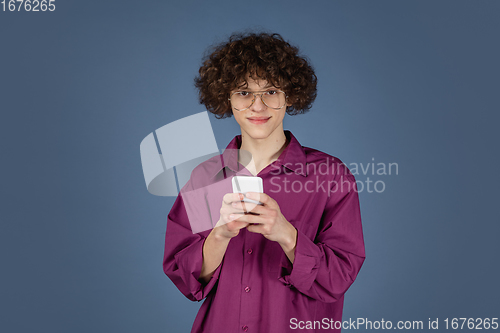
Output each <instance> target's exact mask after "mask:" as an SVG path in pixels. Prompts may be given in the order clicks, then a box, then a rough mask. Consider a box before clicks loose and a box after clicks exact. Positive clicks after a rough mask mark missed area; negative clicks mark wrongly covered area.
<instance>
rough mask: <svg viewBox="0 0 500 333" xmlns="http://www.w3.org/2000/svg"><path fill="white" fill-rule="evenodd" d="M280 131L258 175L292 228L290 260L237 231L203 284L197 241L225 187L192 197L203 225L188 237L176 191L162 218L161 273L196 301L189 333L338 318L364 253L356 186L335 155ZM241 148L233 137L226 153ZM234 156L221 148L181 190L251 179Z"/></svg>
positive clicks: (319, 328) (326, 323)
mask: <svg viewBox="0 0 500 333" xmlns="http://www.w3.org/2000/svg"><path fill="white" fill-rule="evenodd" d="M285 134H286V136H287V139H288V140H289V144H288V146H287V147H286V148H285V150H284V151H283V152H282V153H281V155H280V157H279V158H278V159H277V160H276V161H274V162H273V163H271V164H270V165H268V166H267V167H266V168H264V169H263V170H262V171H261V172H260V173H259V174H258V176H259V177H261V178H262V179H263V183H264V192H265V193H267V194H268V195H269V196H270V197H272V198H273V199H274V200H276V201H277V203H278V204H279V207H280V210H281V212H282V214H283V216H284V217H285V218H286V219H287V220H288V221H289V222H290V223H291V224H293V225H294V226H295V228H296V229H297V246H296V249H295V259H294V263H293V265H292V264H291V263H290V261H289V260H288V258H287V257H286V255H285V253H284V252H283V250H282V249H281V246H280V245H279V244H278V243H277V242H273V241H270V240H267V239H266V238H264V237H263V236H262V235H260V234H255V233H251V232H248V231H247V230H246V229H242V230H241V231H240V233H239V234H238V236H236V237H234V238H233V239H231V241H230V242H229V245H228V247H227V250H226V254H225V256H224V259H223V261H222V263H221V265H220V266H219V267H218V268H217V270H216V271H215V273H214V274H213V277H212V278H211V280H210V281H209V282H208V283H207V284H204V283H200V282H199V281H198V277H199V275H200V271H201V266H202V261H203V242H204V240H205V238H206V237H207V236H208V234H209V233H210V231H211V229H208V228H210V227H211V226H213V225H214V224H215V223H216V222H217V220H218V212H219V210H220V208H221V203H222V197H221V195H223V194H224V193H227V192H232V189H231V187H230V186H229V185H227V187H226V188H224V191H222V192H224V193H222V192H221V191H219V192H221V193H219V197H217V200H215V199H214V198H213V197H210V196H209V195H207V193H206V192H205V194H204V195H203V194H201V195H200V200H199V201H200V203H199V207H200V209H199V211H198V212H202V213H201V215H200V216H203V214H205V216H206V217H205V218H202V219H203V221H202V222H200V223H201V224H202V225H204V227H203V228H201V229H203V230H204V231H201V232H197V233H193V231H192V228H193V226H194V225H195V224H192V223H191V224H190V222H189V218H188V213H187V211H188V209H186V206H185V204H184V200H183V195H182V193H183V192H182V191H181V195H179V196H178V197H177V200H176V201H175V203H174V205H173V206H172V209H171V211H170V213H169V214H168V218H167V232H166V238H165V255H164V260H163V269H164V271H165V274H167V275H168V277H169V278H170V279H171V280H172V282H173V283H174V284H175V285H176V286H177V288H178V289H179V290H180V291H181V292H182V293H183V294H184V295H185V296H186V297H187V298H189V299H190V300H193V301H201V300H203V299H205V301H204V302H203V304H202V306H201V308H200V310H199V312H198V315H197V316H196V319H195V321H194V324H193V328H192V332H214V333H219V332H222V333H225V332H234V333H236V332H257V333H266V332H273V333H279V332H297V331H300V332H338V331H340V330H337V329H335V328H334V327H335V324H334V323H335V321H341V320H342V307H343V301H344V293H345V292H346V291H347V289H348V288H349V286H350V285H351V284H352V283H353V281H354V279H355V278H356V276H357V274H358V271H359V270H360V268H361V265H362V264H363V261H364V259H365V250H364V242H363V232H362V227H361V214H360V208H359V199H358V193H357V189H356V182H355V179H354V176H353V175H352V174H351V173H350V172H349V170H348V168H347V167H346V166H345V165H344V164H343V163H342V162H341V161H340V160H339V159H338V158H335V157H333V156H331V155H328V154H325V153H323V152H320V151H318V150H315V149H311V148H307V147H302V146H301V145H300V143H299V142H298V141H297V139H296V138H295V137H294V136H293V135H292V133H291V132H289V131H285ZM240 145H241V136H236V137H235V138H234V139H233V140H232V141H231V142H230V143H229V145H228V146H227V149H228V150H226V151H230V149H238V148H239V147H240ZM226 155H228V156H226ZM236 156H237V155H236V154H233V155H231V154H222V155H221V156H216V157H215V158H212V159H210V160H208V161H206V162H204V163H202V164H201V165H199V166H198V167H196V168H195V170H194V171H193V173H192V175H191V179H190V181H189V182H188V183H187V184H186V186H185V187H184V188H183V190H184V191H186V189H188V190H189V189H194V188H198V189H199V188H201V189H206V188H207V186H209V185H210V184H212V183H214V182H220V183H219V184H225V182H227V184H230V182H228V181H227V180H230V179H231V177H232V176H233V175H235V174H236V173H237V172H238V174H242V173H243V174H245V172H246V174H248V175H250V173H248V171H247V170H246V169H244V168H243V167H242V166H241V164H239V163H238V162H237V157H236ZM235 157H236V158H235ZM221 161H222V162H221ZM224 186H226V185H224ZM186 193H187V192H186ZM191 193H194V192H191ZM218 199H220V200H218ZM206 229H208V230H206ZM307 325H309V326H307ZM314 326H315V329H314V328H313V329H302V330H301V329H299V328H302V327H303V328H306V327H314ZM337 327H338V324H337ZM294 328H296V329H294Z"/></svg>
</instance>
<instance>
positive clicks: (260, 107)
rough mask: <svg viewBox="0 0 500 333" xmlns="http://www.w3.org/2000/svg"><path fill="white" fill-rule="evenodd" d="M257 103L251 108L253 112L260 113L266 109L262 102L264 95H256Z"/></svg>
mask: <svg viewBox="0 0 500 333" xmlns="http://www.w3.org/2000/svg"><path fill="white" fill-rule="evenodd" d="M254 96H255V101H254V102H253V104H252V105H251V106H250V110H251V111H255V112H260V111H263V110H265V109H266V107H267V106H266V105H265V104H264V103H263V102H262V94H255V95H254Z"/></svg>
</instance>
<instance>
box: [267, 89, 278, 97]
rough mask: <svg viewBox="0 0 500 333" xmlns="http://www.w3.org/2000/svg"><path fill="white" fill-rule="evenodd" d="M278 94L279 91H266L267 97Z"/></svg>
mask: <svg viewBox="0 0 500 333" xmlns="http://www.w3.org/2000/svg"><path fill="white" fill-rule="evenodd" d="M277 93H278V91H277V90H268V91H266V95H270V96H273V95H276V94H277Z"/></svg>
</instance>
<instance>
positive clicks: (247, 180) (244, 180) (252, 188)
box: [232, 176, 264, 205]
mask: <svg viewBox="0 0 500 333" xmlns="http://www.w3.org/2000/svg"><path fill="white" fill-rule="evenodd" d="M232 183H233V193H243V194H245V193H247V192H258V193H264V186H263V185H262V178H260V177H251V176H234V177H233V179H232ZM243 201H244V202H250V203H253V204H256V205H262V202H260V201H257V200H252V199H248V198H246V197H245V198H244V199H243Z"/></svg>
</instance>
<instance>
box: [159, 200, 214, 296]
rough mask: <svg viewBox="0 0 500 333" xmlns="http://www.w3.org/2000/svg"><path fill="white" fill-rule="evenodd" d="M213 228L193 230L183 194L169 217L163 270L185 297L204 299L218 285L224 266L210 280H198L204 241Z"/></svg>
mask: <svg viewBox="0 0 500 333" xmlns="http://www.w3.org/2000/svg"><path fill="white" fill-rule="evenodd" d="M209 233H210V230H206V231H203V232H200V233H193V231H192V229H191V225H190V223H189V219H188V214H187V213H186V208H185V205H184V202H183V197H182V195H179V196H178V197H177V199H176V201H175V203H174V205H173V206H172V209H171V210H170V213H169V214H168V217H167V231H166V234H165V252H164V257H163V271H164V272H165V274H166V275H167V276H168V277H169V278H170V279H171V280H172V282H173V283H174V284H175V286H176V287H177V288H178V289H179V290H180V292H181V293H182V294H184V296H186V297H187V298H188V299H190V300H192V301H201V300H202V299H203V298H205V297H207V295H208V294H209V293H210V291H211V290H212V289H213V288H214V286H215V284H216V282H217V280H218V278H219V273H220V269H221V267H222V263H221V265H219V267H218V268H217V269H216V270H215V272H214V274H213V276H212V278H211V279H210V280H209V281H208V283H206V284H205V283H202V282H200V281H199V280H198V277H199V276H200V273H201V267H202V264H203V244H204V242H205V239H206V237H207V236H208V234H209Z"/></svg>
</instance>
